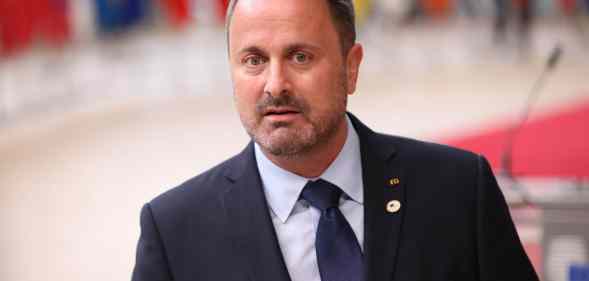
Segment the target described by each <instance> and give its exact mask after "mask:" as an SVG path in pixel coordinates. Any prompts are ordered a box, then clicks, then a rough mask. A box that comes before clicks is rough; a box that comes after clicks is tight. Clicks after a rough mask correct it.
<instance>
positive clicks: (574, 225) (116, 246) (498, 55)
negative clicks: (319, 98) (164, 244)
mask: <svg viewBox="0 0 589 281" xmlns="http://www.w3.org/2000/svg"><path fill="white" fill-rule="evenodd" d="M355 2H356V8H357V14H358V29H359V41H360V42H361V43H362V44H364V46H365V61H364V63H363V65H362V67H361V74H360V85H359V89H358V90H357V92H356V95H355V96H353V97H352V98H351V99H350V107H349V109H350V111H351V112H353V113H355V114H356V115H357V116H358V117H359V118H360V119H362V120H363V121H364V122H366V123H367V124H368V125H369V126H371V127H372V128H373V129H375V130H378V131H381V132H386V133H389V134H395V135H403V136H408V137H412V138H419V139H423V140H428V141H435V142H442V143H446V144H451V145H455V146H459V147H462V148H465V149H469V150H472V151H475V152H477V153H482V154H483V155H485V156H486V157H487V158H488V159H489V160H490V162H491V164H492V165H493V168H494V169H495V173H496V174H497V176H498V178H499V181H500V185H501V188H502V189H503V191H504V193H505V194H506V197H507V199H508V201H509V203H510V207H511V211H512V215H513V216H514V219H515V221H516V223H517V227H518V231H519V234H520V237H521V239H522V241H523V243H524V244H525V247H526V250H527V252H528V254H529V255H530V257H531V259H532V261H533V263H534V266H535V267H536V269H537V271H538V272H539V273H540V274H541V276H542V279H543V280H547V281H548V280H549V281H563V280H575V281H578V280H589V268H588V264H589V195H588V194H589V184H588V182H589V181H588V180H587V179H588V178H589V82H587V81H589V80H587V76H589V55H587V54H588V51H589V1H588V0H371V1H370V0H358V1H355ZM226 5H227V1H225V0H192V1H190V0H75V1H74V0H70V1H68V0H0V222H1V228H0V229H1V231H0V280H18V281H38V280H62V281H70V280H71V281H73V280H76V281H77V280H86V281H91V280H117V281H118V280H128V279H129V278H130V274H131V270H132V267H133V264H134V254H135V246H136V241H137V238H138V235H139V210H140V208H141V206H142V204H144V203H145V202H147V201H148V200H150V199H152V198H153V197H154V196H156V195H157V194H160V193H161V192H163V191H165V190H167V189H169V188H171V187H174V186H176V185H178V184H180V183H181V182H183V181H184V180H186V179H188V178H190V177H192V176H194V175H196V174H198V173H200V172H202V171H204V170H205V169H207V168H209V167H211V166H212V165H214V164H216V163H218V162H220V161H222V160H224V159H225V158H227V157H229V156H231V155H233V154H235V153H237V152H238V151H240V150H241V149H242V148H243V147H244V146H245V144H246V143H247V141H248V137H247V135H246V134H245V132H244V130H243V129H242V127H241V124H240V122H239V120H238V117H237V114H236V113H235V111H234V108H233V104H232V89H231V81H230V79H229V70H228V64H227V58H226V46H225V34H224V29H223V27H224V26H223V25H224V11H225V6H226ZM556 46H559V47H558V48H559V50H560V52H561V53H560V54H561V55H560V59H559V60H558V62H556V61H555V60H553V63H552V64H548V60H549V56H550V54H551V52H553V50H554V48H555V47H556Z"/></svg>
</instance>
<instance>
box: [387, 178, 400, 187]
mask: <svg viewBox="0 0 589 281" xmlns="http://www.w3.org/2000/svg"><path fill="white" fill-rule="evenodd" d="M400 183H401V180H400V179H399V178H392V179H390V180H389V184H390V185H391V186H395V185H398V184H400Z"/></svg>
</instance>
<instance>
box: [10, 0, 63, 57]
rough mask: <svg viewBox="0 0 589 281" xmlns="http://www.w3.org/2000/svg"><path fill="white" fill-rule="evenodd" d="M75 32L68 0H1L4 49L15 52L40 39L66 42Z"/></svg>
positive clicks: (57, 44) (55, 42)
mask: <svg viewBox="0 0 589 281" xmlns="http://www.w3.org/2000/svg"><path fill="white" fill-rule="evenodd" d="M70 35H71V27H70V19H69V2H68V0H0V52H1V53H2V54H3V55H11V54H15V53H17V52H19V51H21V50H24V49H26V48H28V47H29V46H31V45H32V44H33V42H34V41H35V40H36V39H41V40H43V42H46V43H49V44H51V45H53V46H58V47H60V46H62V45H64V44H65V43H66V42H67V41H68V40H69V39H70Z"/></svg>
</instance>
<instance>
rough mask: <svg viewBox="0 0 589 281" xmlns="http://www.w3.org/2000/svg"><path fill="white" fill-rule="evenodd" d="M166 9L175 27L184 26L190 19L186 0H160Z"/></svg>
mask: <svg viewBox="0 0 589 281" xmlns="http://www.w3.org/2000/svg"><path fill="white" fill-rule="evenodd" d="M162 1H163V5H164V7H165V8H166V10H167V11H168V15H169V17H170V21H171V23H172V25H174V26H177V27H182V26H185V25H186V24H187V23H188V21H189V20H190V12H189V11H190V5H189V4H188V0H162Z"/></svg>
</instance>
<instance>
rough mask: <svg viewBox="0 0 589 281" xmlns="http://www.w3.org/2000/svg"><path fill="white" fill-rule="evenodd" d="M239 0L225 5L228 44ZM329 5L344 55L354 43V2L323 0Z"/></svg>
mask: <svg viewBox="0 0 589 281" xmlns="http://www.w3.org/2000/svg"><path fill="white" fill-rule="evenodd" d="M238 1H239V0H231V2H229V5H228V6H227V16H226V19H225V30H226V32H227V45H228V46H229V27H230V26H231V18H232V17H233V12H234V11H235V6H236V4H237V2H238ZM325 1H327V5H328V6H329V12H330V14H331V20H332V22H333V23H334V25H335V29H336V31H337V33H338V35H339V39H340V45H341V49H342V53H343V54H344V55H346V54H347V53H348V51H349V50H350V49H351V48H352V47H353V46H354V43H356V24H355V13H354V3H353V2H352V0H325Z"/></svg>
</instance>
